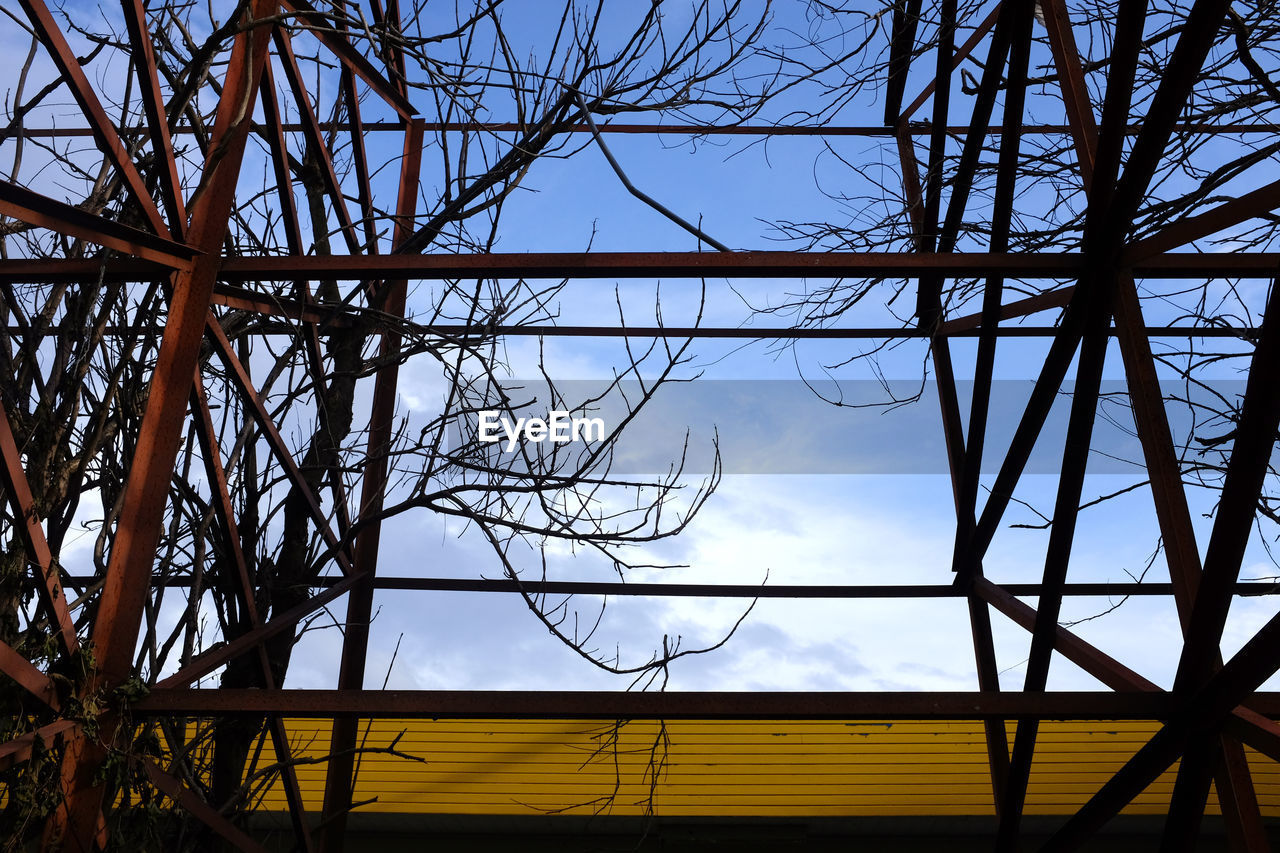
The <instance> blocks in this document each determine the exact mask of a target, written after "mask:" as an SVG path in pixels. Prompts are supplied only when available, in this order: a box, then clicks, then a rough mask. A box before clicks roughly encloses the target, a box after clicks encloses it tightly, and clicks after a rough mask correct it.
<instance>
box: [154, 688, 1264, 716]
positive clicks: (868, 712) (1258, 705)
mask: <svg viewBox="0 0 1280 853" xmlns="http://www.w3.org/2000/svg"><path fill="white" fill-rule="evenodd" d="M1250 703H1251V704H1252V705H1253V706H1254V708H1255V709H1256V710H1258V711H1260V712H1262V713H1266V714H1268V715H1271V714H1275V713H1277V712H1280V694H1275V693H1259V694H1256V695H1255V696H1253V697H1252V698H1251V700H1250ZM1180 704H1181V698H1180V697H1176V696H1174V695H1173V694H1171V693H1149V692H1136V691H1135V692H1128V693H1114V692H1105V691H1085V692H1078V691H1063V692H1053V693H1041V694H1032V693H1013V692H1007V693H983V692H967V693H966V692H923V691H911V692H891V691H890V692H870V693H845V692H827V691H821V692H786V693H750V692H747V693H739V692H731V691H729V692H720V691H716V692H696V691H689V692H684V691H681V692H677V693H622V692H616V691H546V690H528V691H525V690H167V689H164V688H157V689H156V690H153V691H152V692H151V694H150V695H148V696H147V697H146V698H144V699H141V700H139V701H138V702H136V703H135V704H134V705H133V710H134V712H135V713H137V714H145V715H155V716H168V715H179V716H192V717H198V716H211V715H218V716H221V715H224V714H249V715H259V714H268V713H270V714H283V715H286V716H290V717H319V718H326V717H336V716H344V715H345V716H353V717H359V718H365V719H372V718H378V717H405V718H410V717H458V718H467V717H472V718H481V719H489V718H495V719H497V718H501V719H525V718H529V719H534V718H550V719H613V720H617V719H633V720H643V719H670V720H676V719H681V720H697V719H705V720H752V719H756V720H809V719H812V720H860V719H861V720H865V719H877V720H887V719H898V720H981V719H986V718H988V717H997V718H1004V717H1035V718H1037V719H1053V720H1159V719H1162V718H1170V717H1172V716H1174V714H1175V713H1176V712H1177V711H1178V710H1179V708H1180ZM1229 710H1230V709H1228V711H1229Z"/></svg>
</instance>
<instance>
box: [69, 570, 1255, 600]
mask: <svg viewBox="0 0 1280 853" xmlns="http://www.w3.org/2000/svg"><path fill="white" fill-rule="evenodd" d="M97 580H98V578H94V577H92V576H89V575H78V576H75V577H69V578H67V580H66V582H67V584H68V585H69V586H72V587H77V586H81V587H83V586H89V585H91V584H93V583H95V582H96V581H97ZM344 580H345V579H344V578H337V577H323V578H317V579H316V580H314V581H313V582H312V586H313V588H317V589H319V588H325V587H329V586H333V585H335V584H337V583H340V582H342V581H344ZM983 580H984V583H986V584H988V585H989V586H992V587H995V588H997V589H999V590H1000V591H1002V592H1003V593H1005V594H1007V595H1016V596H1022V597H1028V598H1031V597H1036V596H1038V595H1040V584H1038V583H1010V584H992V583H991V582H990V581H988V580H986V579H985V578H984V579H983ZM189 586H191V578H189V577H185V578H170V579H166V580H157V581H155V582H153V583H152V587H153V588H162V587H163V588H169V587H174V588H185V587H189ZM373 588H374V589H387V590H404V591H420V592H501V593H513V592H527V593H529V594H530V595H609V596H637V595H638V596H652V597H656V598H661V597H671V598H688V597H693V598H820V599H881V598H965V597H967V596H968V594H969V593H967V592H966V591H965V590H963V589H959V588H958V587H956V585H955V584H953V583H947V584H860V585H821V584H768V585H765V586H756V585H752V584H719V583H716V584H700V583H619V582H609V581H513V580H499V579H493V580H486V579H484V578H413V577H395V576H381V575H380V576H378V577H376V578H374V580H373ZM1062 592H1063V595H1065V596H1077V597H1080V596H1084V597H1107V598H1115V597H1117V596H1153V595H1173V593H1174V590H1173V584H1171V583H1131V582H1126V583H1105V582H1104V583H1068V584H1066V585H1065V586H1064V587H1063V590H1062ZM1235 594H1236V595H1239V596H1248V597H1256V596H1264V595H1280V584H1274V583H1268V582H1264V581H1242V582H1239V583H1237V584H1236V588H1235Z"/></svg>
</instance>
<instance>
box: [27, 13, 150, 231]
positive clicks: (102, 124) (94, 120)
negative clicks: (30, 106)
mask: <svg viewBox="0 0 1280 853" xmlns="http://www.w3.org/2000/svg"><path fill="white" fill-rule="evenodd" d="M18 3H19V5H21V6H22V8H23V10H24V11H26V13H27V18H28V19H29V20H30V21H31V25H32V28H33V29H34V31H35V33H36V35H37V36H38V37H39V38H40V41H41V42H43V43H44V46H45V48H46V49H47V50H48V51H49V55H50V57H51V58H52V59H53V62H54V64H55V65H56V66H57V67H58V71H59V72H61V75H62V79H63V81H64V82H65V83H66V85H67V88H69V89H70V90H71V95H72V97H74V98H75V100H76V103H77V104H78V105H79V106H80V111H81V112H82V113H83V114H84V116H85V118H87V119H88V120H89V129H90V131H91V132H92V134H93V137H94V139H95V140H96V141H97V143H98V148H99V149H101V151H102V153H103V154H104V155H105V156H106V158H107V161H108V162H110V163H111V165H112V166H114V167H115V170H116V172H117V173H118V174H119V175H120V180H121V181H123V182H124V185H125V186H126V187H128V188H129V193H130V196H131V197H132V199H133V201H134V202H136V203H137V205H138V207H139V208H140V209H141V210H142V216H143V218H144V219H145V220H146V221H147V223H148V224H150V225H151V227H152V229H153V230H154V231H155V233H156V234H157V235H159V236H160V237H164V238H165V239H170V238H172V236H173V235H172V234H171V233H170V232H169V228H168V226H166V225H165V222H164V217H163V216H161V215H160V210H159V209H158V208H157V207H156V204H155V202H154V201H153V200H152V199H151V192H150V191H149V190H148V189H147V184H146V181H144V180H143V179H142V176H141V175H140V174H138V170H137V169H136V168H135V167H134V165H133V160H132V158H130V156H129V152H128V150H126V148H125V146H124V143H123V142H122V141H121V140H120V134H119V132H118V131H117V130H116V128H115V125H114V124H113V123H112V121H111V119H110V118H109V117H108V116H107V113H106V110H104V109H103V108H102V103H101V102H100V101H99V100H98V96H97V95H95V94H94V93H93V87H92V86H91V85H90V84H89V79H88V78H87V77H85V74H84V70H83V69H82V68H81V67H80V63H79V61H77V59H76V55H75V53H74V52H73V51H72V50H71V46H70V45H69V44H67V39H66V37H65V36H63V34H62V30H61V29H60V28H59V27H58V24H57V22H56V21H55V20H54V19H53V15H52V14H51V13H50V12H49V7H48V6H46V5H45V4H44V0H18Z"/></svg>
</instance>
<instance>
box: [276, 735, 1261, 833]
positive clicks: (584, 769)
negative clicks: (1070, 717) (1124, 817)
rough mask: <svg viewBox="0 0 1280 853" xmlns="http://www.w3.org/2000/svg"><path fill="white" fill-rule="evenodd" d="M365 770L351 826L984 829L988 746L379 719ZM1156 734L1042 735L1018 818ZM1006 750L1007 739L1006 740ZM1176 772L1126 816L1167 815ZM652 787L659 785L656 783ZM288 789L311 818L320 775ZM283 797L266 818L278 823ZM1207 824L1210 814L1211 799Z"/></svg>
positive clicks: (1101, 778)
mask: <svg viewBox="0 0 1280 853" xmlns="http://www.w3.org/2000/svg"><path fill="white" fill-rule="evenodd" d="M367 726H368V737H367V739H366V740H365V746H366V747H367V748H370V749H373V750H377V749H380V748H383V747H385V746H386V745H387V744H389V743H390V742H391V741H392V740H393V739H395V738H396V736H397V735H398V736H399V740H398V741H397V743H396V749H398V750H399V751H400V752H403V753H407V754H409V755H412V756H415V757H417V758H421V759H423V761H421V762H419V761H413V760H408V759H405V758H399V757H396V756H392V755H388V754H386V753H381V752H371V753H367V754H365V755H363V756H362V757H361V763H360V770H359V777H358V780H357V785H356V792H355V796H356V799H357V800H366V799H370V798H374V797H376V798H377V801H376V802H374V803H372V804H370V805H366V806H362V807H361V810H362V811H382V812H403V813H417V814H422V813H437V814H536V813H539V812H566V813H578V814H589V813H592V812H596V811H603V812H607V813H610V814H620V815H630V814H643V813H645V812H646V811H647V810H649V809H652V811H653V812H654V813H656V814H659V815H670V816H695V815H700V816H726V817H728V816H740V815H769V816H788V815H790V816H813V817H819V816H836V815H990V814H994V807H993V803H992V799H991V785H990V780H989V776H988V772H987V755H986V741H985V736H984V734H983V729H982V724H981V723H976V722H936V721H900V722H856V723H841V722H829V721H778V722H769V721H758V720H757V721H674V722H669V723H667V724H666V727H665V730H664V729H663V728H662V727H660V726H659V724H657V723H654V722H643V721H642V722H633V723H628V724H626V725H625V726H622V727H621V728H619V727H616V726H614V725H612V724H602V723H594V722H583V721H573V720H378V721H374V722H372V723H368V724H367ZM288 728H289V733H290V739H291V741H292V742H293V744H294V746H295V749H296V750H297V753H298V754H299V755H300V756H303V757H319V756H321V755H323V754H324V752H325V751H326V750H327V747H328V743H329V724H328V723H327V722H325V721H317V720H292V721H290V722H289V723H288ZM1155 731H1156V725H1155V724H1153V723H1132V722H1126V723H1120V722H1115V723H1110V722H1109V723H1096V722H1046V723H1043V724H1042V725H1041V728H1040V736H1039V738H1038V747H1037V750H1036V760H1035V764H1034V765H1033V768H1032V774H1031V781H1030V785H1029V786H1028V790H1027V805H1026V812H1027V813H1028V814H1062V813H1070V812H1073V811H1075V810H1076V809H1078V808H1079V807H1080V805H1082V804H1083V803H1084V802H1085V800H1087V799H1088V798H1089V796H1090V795H1092V794H1093V793H1094V792H1095V791H1097V790H1098V789H1099V788H1100V787H1101V786H1102V784H1103V783H1104V782H1105V781H1106V780H1107V779H1108V778H1109V777H1110V776H1111V775H1112V774H1113V773H1115V771H1117V770H1118V769H1120V767H1121V766H1123V765H1124V763H1125V761H1126V760H1127V759H1128V758H1129V757H1130V756H1132V755H1133V754H1134V753H1135V752H1136V751H1137V750H1138V749H1139V748H1140V747H1141V746H1142V745H1143V744H1144V743H1146V742H1147V740H1148V739H1149V738H1150V737H1151V735H1152V734H1154V732H1155ZM1009 735H1010V740H1011V741H1012V736H1013V725H1012V724H1010V726H1009ZM1250 761H1251V762H1252V764H1253V767H1254V768H1255V776H1254V779H1255V784H1256V786H1257V788H1258V799H1259V801H1260V803H1261V804H1262V806H1263V810H1264V812H1265V813H1267V814H1269V815H1274V814H1280V767H1278V766H1277V765H1276V764H1275V763H1273V762H1271V761H1270V760H1268V759H1265V758H1263V757H1261V756H1258V755H1256V754H1254V753H1250ZM1175 773H1176V765H1175V767H1174V768H1171V769H1170V771H1169V772H1167V773H1165V774H1164V775H1163V776H1161V777H1160V778H1159V779H1157V780H1156V781H1155V782H1154V783H1153V784H1152V785H1151V786H1150V788H1148V789H1147V791H1145V792H1144V793H1143V794H1142V795H1141V796H1140V797H1138V798H1137V799H1136V800H1135V801H1134V802H1133V804H1132V805H1131V806H1130V807H1129V809H1128V811H1129V812H1131V813H1135V814H1141V813H1157V814H1158V813H1163V812H1164V811H1166V810H1167V808H1168V803H1169V796H1170V794H1171V793H1172V791H1173V782H1174V778H1175ZM655 775H656V780H657V781H656V783H655V781H654V779H655ZM298 779H299V782H300V784H301V786H302V790H303V794H304V797H305V798H306V800H307V804H308V806H309V808H312V809H318V808H319V807H320V802H321V799H322V796H323V790H324V766H323V765H303V766H301V767H299V768H298ZM284 805H285V804H284V797H283V794H282V793H281V791H280V789H279V786H276V787H274V788H272V789H271V790H269V791H268V792H267V794H266V796H265V798H264V802H263V806H264V807H265V808H267V809H283V808H284ZM1209 809H1210V811H1214V812H1216V811H1217V809H1218V806H1217V800H1216V797H1214V796H1212V795H1211V796H1210V803H1209Z"/></svg>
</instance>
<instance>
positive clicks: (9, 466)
mask: <svg viewBox="0 0 1280 853" xmlns="http://www.w3.org/2000/svg"><path fill="white" fill-rule="evenodd" d="M0 486H3V487H4V493H5V497H6V498H7V499H8V503H9V510H10V511H11V512H12V513H13V519H14V527H15V528H16V530H17V533H18V537H19V538H20V539H21V540H22V545H23V547H24V548H25V549H26V552H27V560H28V562H30V564H31V565H32V567H33V568H34V569H35V570H36V572H37V575H36V594H37V595H38V596H39V598H40V607H41V609H42V610H44V612H45V616H46V617H47V618H48V619H49V624H50V625H53V626H55V636H56V637H57V641H58V648H59V650H60V651H61V652H62V654H64V655H68V656H70V655H73V654H75V652H76V651H77V650H78V649H79V647H80V643H79V640H78V639H77V638H76V627H75V622H74V620H72V618H71V611H70V609H69V608H68V607H67V596H66V593H65V592H64V591H63V588H62V580H61V578H60V577H59V570H58V567H57V566H55V565H54V563H53V554H52V553H51V552H50V551H49V542H48V540H47V539H46V538H45V535H44V528H43V527H41V526H40V517H39V515H38V514H37V513H36V508H35V500H34V498H33V497H32V495H31V484H30V483H29V482H27V472H26V471H25V470H24V469H23V467H22V454H21V453H20V452H19V450H18V445H17V442H16V441H15V440H14V437H13V429H12V427H11V426H10V425H9V413H8V412H6V411H5V408H4V406H3V405H0Z"/></svg>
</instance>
